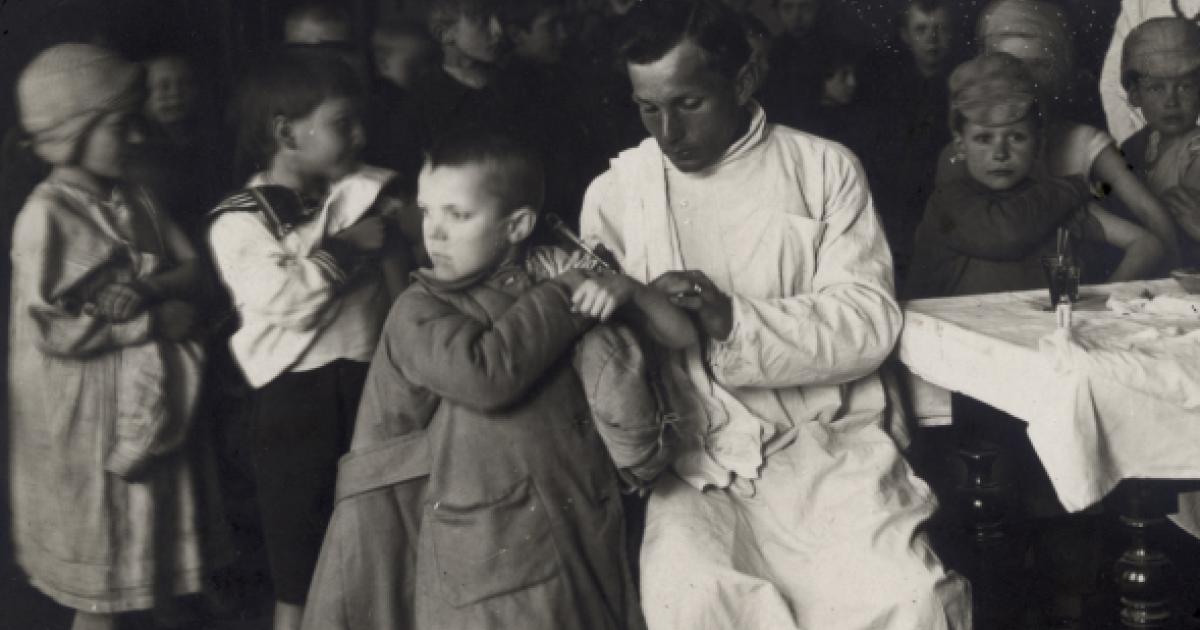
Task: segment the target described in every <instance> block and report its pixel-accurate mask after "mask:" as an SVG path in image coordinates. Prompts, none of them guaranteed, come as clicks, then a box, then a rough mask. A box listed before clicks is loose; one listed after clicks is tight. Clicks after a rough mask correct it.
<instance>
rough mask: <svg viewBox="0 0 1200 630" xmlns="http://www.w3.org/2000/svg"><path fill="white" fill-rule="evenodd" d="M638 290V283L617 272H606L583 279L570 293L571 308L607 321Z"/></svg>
mask: <svg viewBox="0 0 1200 630" xmlns="http://www.w3.org/2000/svg"><path fill="white" fill-rule="evenodd" d="M637 290H638V283H637V282H635V281H634V280H633V279H631V278H630V277H628V276H625V275H622V274H619V273H606V274H602V275H598V276H594V277H591V278H588V279H587V280H585V281H584V282H583V283H582V284H580V285H579V288H577V289H575V292H574V293H573V294H572V295H571V306H572V310H574V311H575V312H576V313H580V314H582V315H586V316H588V317H594V318H596V319H598V320H600V321H602V322H606V321H608V319H609V318H610V317H612V315H613V313H615V312H616V311H617V309H618V308H621V307H622V306H624V305H626V304H628V303H629V302H630V301H631V300H632V299H633V296H634V294H635V293H636V292H637Z"/></svg>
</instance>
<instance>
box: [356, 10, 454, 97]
mask: <svg viewBox="0 0 1200 630" xmlns="http://www.w3.org/2000/svg"><path fill="white" fill-rule="evenodd" d="M371 53H372V57H373V58H374V60H375V74H376V76H378V77H379V78H380V79H381V81H380V82H381V83H386V84H388V85H389V86H390V87H392V88H393V89H396V90H399V91H400V93H401V94H405V93H407V92H408V91H409V90H411V89H412V87H413V85H414V84H415V83H417V82H418V81H420V80H421V79H422V78H423V77H425V76H427V75H428V74H429V73H430V72H433V71H434V70H436V69H437V60H438V49H437V44H436V43H435V42H434V41H433V38H432V37H431V36H430V35H429V32H428V31H426V30H425V27H424V26H423V25H421V24H419V23H417V22H414V21H411V20H390V21H385V22H382V23H380V24H379V25H378V26H376V27H375V30H374V32H372V33H371Z"/></svg>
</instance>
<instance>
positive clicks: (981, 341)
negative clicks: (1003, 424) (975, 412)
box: [899, 280, 1200, 628]
mask: <svg viewBox="0 0 1200 630" xmlns="http://www.w3.org/2000/svg"><path fill="white" fill-rule="evenodd" d="M1141 290H1147V291H1149V292H1150V293H1151V294H1155V295H1157V294H1162V293H1169V292H1173V293H1178V292H1179V289H1178V287H1177V286H1176V285H1175V284H1174V282H1173V281H1171V280H1158V281H1152V282H1143V283H1130V284H1124V285H1102V286H1093V287H1084V288H1083V289H1082V290H1081V296H1080V301H1079V303H1078V304H1077V305H1076V308H1075V310H1074V317H1073V319H1074V326H1073V329H1072V333H1073V335H1074V338H1075V339H1076V340H1078V344H1079V345H1077V344H1075V343H1074V342H1071V344H1069V347H1070V348H1071V349H1072V351H1073V352H1074V351H1078V352H1079V353H1081V354H1063V352H1061V351H1056V350H1061V348H1063V347H1065V346H1063V345H1062V344H1063V341H1064V339H1065V337H1064V336H1063V333H1059V337H1058V339H1057V340H1056V341H1055V342H1054V343H1050V341H1051V340H1053V339H1054V337H1053V335H1052V334H1053V333H1054V332H1055V328H1056V326H1055V315H1054V313H1053V312H1050V311H1048V310H1046V308H1045V307H1046V305H1047V303H1048V302H1049V298H1048V295H1047V292H1046V291H1045V290H1041V291H1028V292H1015V293H999V294H989V295H979V296H964V297H954V298H939V299H928V300H913V301H911V302H908V303H907V304H906V305H905V318H906V320H905V327H904V332H903V333H902V335H901V339H900V344H899V358H900V361H901V362H902V363H903V364H904V365H905V366H907V367H908V369H909V370H910V371H911V373H912V375H914V378H912V382H913V384H914V385H913V387H912V389H911V398H912V400H913V405H914V407H915V411H916V414H917V415H918V417H919V418H920V419H921V420H922V422H923V423H925V424H930V423H933V424H938V423H940V422H943V421H944V420H945V419H946V418H947V417H948V416H949V392H950V391H955V392H959V393H961V394H964V395H967V396H970V397H972V398H975V399H977V400H980V401H982V402H985V403H987V404H988V405H990V406H992V407H995V408H997V409H999V410H1001V411H1004V412H1006V413H1008V414H1010V415H1012V416H1015V417H1016V418H1019V419H1021V420H1024V421H1025V422H1026V423H1028V435H1029V438H1030V442H1031V443H1032V444H1033V447H1034V450H1035V452H1036V453H1037V455H1038V458H1039V459H1040V460H1041V462H1042V464H1043V465H1044V467H1045V468H1046V471H1047V473H1048V475H1049V477H1050V480H1051V483H1052V484H1053V486H1054V490H1055V492H1056V493H1057V495H1058V498H1059V500H1060V501H1061V503H1062V504H1063V505H1064V506H1065V507H1066V508H1067V509H1068V510H1071V511H1078V510H1082V509H1085V508H1087V507H1089V506H1090V505H1093V504H1094V503H1096V502H1097V501H1099V500H1100V499H1102V498H1103V497H1104V496H1106V495H1107V494H1109V493H1110V492H1111V491H1112V490H1113V489H1114V488H1115V487H1116V486H1117V485H1118V484H1119V483H1120V482H1122V481H1123V480H1198V479H1200V406H1196V405H1195V404H1193V403H1194V402H1195V401H1193V400H1191V399H1187V398H1186V396H1185V395H1184V394H1183V393H1186V392H1188V391H1191V389H1190V388H1193V387H1194V388H1195V389H1196V392H1197V396H1200V379H1195V378H1193V377H1194V376H1195V375H1194V374H1183V376H1182V377H1180V376H1179V374H1177V372H1179V370H1180V365H1182V362H1179V361H1174V360H1167V359H1163V360H1161V361H1159V359H1158V357H1159V356H1160V355H1157V354H1154V353H1151V352H1143V351H1142V349H1141V348H1142V346H1140V345H1138V344H1140V343H1142V342H1141V341H1127V340H1141V339H1154V340H1155V341H1153V343H1155V344H1157V343H1166V342H1168V341H1169V343H1170V344H1172V345H1170V346H1169V347H1170V348H1172V351H1173V352H1174V351H1180V352H1191V351H1193V350H1195V351H1197V352H1200V315H1194V316H1192V317H1183V316H1145V315H1135V316H1129V315H1126V316H1122V315H1118V314H1116V313H1114V312H1113V311H1112V310H1110V309H1109V308H1107V307H1106V305H1105V303H1106V300H1107V299H1108V297H1109V295H1110V294H1112V293H1113V292H1118V293H1120V294H1123V295H1124V294H1132V293H1136V292H1138V291H1141ZM1160 340H1166V341H1160ZM1125 343H1128V344H1130V345H1129V346H1128V353H1125V352H1126V350H1125V346H1123V345H1121V344H1125ZM1055 344H1058V345H1055ZM1118 346H1120V347H1119V348H1118ZM1085 347H1086V350H1084V348H1085ZM1147 347H1149V346H1147ZM1155 347H1158V346H1155ZM1163 347H1167V346H1163ZM1123 353H1124V354H1123ZM1099 356H1103V357H1106V358H1107V359H1106V360H1107V362H1106V363H1105V362H1101V363H1100V364H1099V367H1095V366H1091V365H1090V364H1088V363H1087V362H1088V361H1090V360H1092V359H1093V358H1094V357H1099ZM1063 357H1071V358H1076V357H1082V359H1079V362H1078V363H1072V362H1070V361H1066V360H1065V359H1064V358H1063ZM1172 357H1174V355H1168V358H1172ZM1125 358H1130V359H1131V360H1132V359H1136V361H1132V363H1131V366H1132V367H1130V368H1129V369H1130V370H1131V371H1130V372H1129V373H1128V374H1125V373H1123V372H1122V370H1124V369H1125V366H1124V365H1123V364H1122V363H1121V360H1122V359H1125ZM1156 361H1158V362H1156ZM1191 364H1192V362H1190V361H1189V362H1188V365H1191ZM1139 369H1140V371H1138V370H1139ZM1159 373H1162V374H1169V375H1170V376H1171V379H1166V382H1170V383H1172V384H1174V385H1178V387H1176V388H1174V389H1171V390H1170V391H1166V392H1163V391H1153V388H1156V387H1157V386H1158V382H1159V379H1158V376H1159ZM1189 378H1191V379H1192V380H1189ZM1193 381H1195V382H1193ZM1147 383H1150V385H1151V389H1150V390H1148V389H1147ZM971 455H972V458H973V459H974V461H969V462H968V466H969V470H970V477H971V480H972V481H973V482H974V484H975V485H976V490H977V491H978V493H977V495H976V496H974V497H973V498H972V500H973V501H974V511H975V513H976V516H977V517H979V519H980V520H979V522H977V523H976V524H975V525H976V528H975V534H976V537H977V538H978V539H979V540H981V541H984V540H987V539H988V538H989V537H992V536H995V535H996V534H997V532H998V530H997V529H996V528H995V525H996V523H995V522H988V519H994V518H995V516H996V515H995V510H994V509H993V506H992V504H991V503H989V502H988V499H987V497H988V492H992V491H994V488H989V487H988V486H989V484H990V479H989V477H988V464H989V461H990V459H991V458H993V457H994V455H995V454H994V453H990V452H988V451H986V450H983V451H979V450H976V451H973V452H972V453H971ZM1126 485H1129V486H1131V487H1132V489H1131V490H1130V491H1129V492H1127V493H1126V494H1127V495H1128V501H1127V502H1125V505H1126V506H1127V509H1126V510H1124V511H1123V514H1122V516H1121V519H1122V522H1123V524H1124V525H1125V526H1126V527H1127V528H1128V530H1129V532H1130V539H1131V544H1130V547H1129V549H1128V550H1127V551H1126V552H1125V554H1124V555H1123V556H1122V559H1121V560H1120V561H1119V563H1118V574H1119V576H1120V578H1121V594H1122V613H1121V621H1122V623H1123V624H1124V625H1125V626H1126V627H1131V628H1157V627H1166V625H1167V624H1168V623H1169V602H1168V601H1166V598H1165V596H1164V592H1165V589H1166V588H1167V587H1166V586H1165V585H1163V584H1161V580H1162V578H1163V575H1164V567H1165V565H1166V563H1167V559H1166V558H1165V557H1164V556H1163V555H1162V554H1161V553H1159V552H1157V551H1156V550H1155V548H1154V544H1153V539H1152V537H1150V536H1148V532H1149V530H1151V529H1152V528H1153V526H1154V525H1155V524H1157V523H1160V522H1162V519H1163V518H1164V516H1165V513H1166V512H1167V511H1168V510H1171V509H1174V507H1175V505H1174V504H1173V503H1171V502H1163V501H1161V500H1159V499H1158V498H1156V497H1155V496H1154V495H1155V489H1156V486H1155V484H1152V483H1143V482H1141V481H1136V482H1127V484H1126ZM1179 501H1180V503H1179V506H1178V507H1179V508H1181V509H1180V512H1179V513H1178V514H1176V515H1175V516H1173V517H1172V518H1174V519H1175V520H1176V522H1177V523H1179V524H1180V525H1181V526H1182V527H1183V528H1184V529H1186V530H1188V531H1189V532H1191V533H1193V534H1194V535H1200V498H1198V495H1197V494H1196V493H1190V494H1185V495H1183V496H1181V497H1180V498H1179Z"/></svg>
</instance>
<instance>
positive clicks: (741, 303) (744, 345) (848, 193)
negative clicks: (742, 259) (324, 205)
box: [709, 155, 902, 388]
mask: <svg viewBox="0 0 1200 630" xmlns="http://www.w3.org/2000/svg"><path fill="white" fill-rule="evenodd" d="M842 157H843V159H831V160H830V161H829V162H828V163H827V166H826V171H825V173H824V180H825V185H826V187H827V189H828V190H827V193H828V194H827V195H826V199H827V200H828V202H827V205H826V208H825V212H824V215H823V221H822V222H823V224H824V226H823V231H822V233H821V238H820V240H819V243H818V245H817V247H818V252H817V258H816V263H817V266H816V270H815V272H814V276H813V279H812V291H811V292H809V293H804V294H800V295H792V296H788V297H783V298H774V299H761V298H750V297H746V296H740V295H731V296H730V298H731V299H732V303H733V329H732V331H731V332H730V335H729V337H728V338H727V339H725V340H712V341H710V342H709V360H710V365H711V367H712V370H713V375H714V376H715V377H716V379H717V380H718V381H719V382H721V383H722V384H724V385H727V386H732V387H768V388H779V387H795V386H803V385H830V384H839V383H846V382H850V381H853V380H856V379H859V378H862V377H863V376H866V375H868V374H870V373H871V372H873V371H875V370H876V369H877V368H878V367H879V365H880V363H882V362H883V360H884V359H885V358H886V357H887V355H888V354H889V353H890V352H891V350H892V346H893V345H894V344H895V342H896V338H897V337H898V335H899V333H900V327H901V324H902V316H901V313H900V307H899V305H897V303H896V300H895V298H894V297H893V288H892V267H891V252H890V250H889V249H888V246H887V241H886V239H885V238H884V235H883V230H882V228H881V226H880V224H879V220H878V218H877V217H876V215H875V210H874V207H873V204H872V202H871V197H870V194H869V192H868V191H867V188H866V185H865V183H864V182H865V181H866V179H865V177H864V176H863V173H862V167H861V166H859V164H858V162H857V160H856V159H854V158H853V157H851V156H849V155H844V156H842Z"/></svg>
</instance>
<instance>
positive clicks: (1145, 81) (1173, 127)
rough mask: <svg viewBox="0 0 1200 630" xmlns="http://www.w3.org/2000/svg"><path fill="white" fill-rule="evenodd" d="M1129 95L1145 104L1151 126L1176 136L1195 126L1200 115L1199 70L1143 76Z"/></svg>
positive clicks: (1131, 99)
mask: <svg viewBox="0 0 1200 630" xmlns="http://www.w3.org/2000/svg"><path fill="white" fill-rule="evenodd" d="M1129 99H1130V102H1131V103H1132V104H1133V105H1134V106H1136V107H1141V108H1142V114H1143V115H1145V117H1146V123H1147V124H1149V125H1150V127H1151V128H1153V129H1155V130H1156V131H1158V132H1159V133H1161V134H1163V135H1165V136H1169V137H1170V136H1177V135H1179V134H1182V133H1185V132H1187V131H1189V130H1190V129H1192V128H1193V127H1195V126H1196V117H1197V116H1200V73H1196V72H1193V73H1189V74H1185V75H1181V76H1175V77H1149V76H1141V77H1139V78H1138V80H1137V83H1135V84H1134V86H1133V89H1132V90H1130V92H1129Z"/></svg>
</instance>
